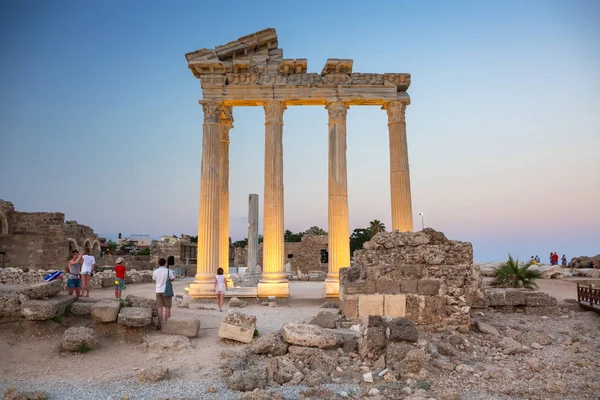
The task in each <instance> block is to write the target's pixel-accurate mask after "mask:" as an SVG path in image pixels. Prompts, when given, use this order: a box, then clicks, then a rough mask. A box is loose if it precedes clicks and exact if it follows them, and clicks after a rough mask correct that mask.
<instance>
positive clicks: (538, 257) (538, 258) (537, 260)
mask: <svg viewBox="0 0 600 400" xmlns="http://www.w3.org/2000/svg"><path fill="white" fill-rule="evenodd" d="M535 262H536V263H537V264H539V263H541V261H540V256H538V255H537V254H536V256H535Z"/></svg>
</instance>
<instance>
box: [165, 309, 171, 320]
mask: <svg viewBox="0 0 600 400" xmlns="http://www.w3.org/2000/svg"><path fill="white" fill-rule="evenodd" d="M165 310H166V314H165V322H167V321H168V320H169V318H171V307H167V308H165Z"/></svg>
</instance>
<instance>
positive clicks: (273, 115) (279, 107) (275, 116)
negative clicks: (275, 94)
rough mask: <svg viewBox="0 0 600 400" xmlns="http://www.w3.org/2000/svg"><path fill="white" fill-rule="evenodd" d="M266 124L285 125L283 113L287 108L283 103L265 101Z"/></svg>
mask: <svg viewBox="0 0 600 400" xmlns="http://www.w3.org/2000/svg"><path fill="white" fill-rule="evenodd" d="M264 108H265V124H268V123H270V122H276V123H279V124H282V125H283V111H284V110H285V109H286V108H287V107H286V106H285V103H284V102H283V101H279V100H267V101H265V105H264Z"/></svg>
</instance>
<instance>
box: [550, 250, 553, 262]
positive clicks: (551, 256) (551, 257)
mask: <svg viewBox="0 0 600 400" xmlns="http://www.w3.org/2000/svg"><path fill="white" fill-rule="evenodd" d="M550 265H554V254H552V252H550Z"/></svg>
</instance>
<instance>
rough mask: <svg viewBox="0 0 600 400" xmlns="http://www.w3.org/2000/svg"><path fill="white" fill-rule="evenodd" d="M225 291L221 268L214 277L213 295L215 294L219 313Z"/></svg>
mask: <svg viewBox="0 0 600 400" xmlns="http://www.w3.org/2000/svg"><path fill="white" fill-rule="evenodd" d="M226 291H227V280H226V279H225V275H223V268H219V269H217V276H216V277H215V293H216V294H217V303H218V304H219V311H223V299H224V298H225V292H226Z"/></svg>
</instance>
